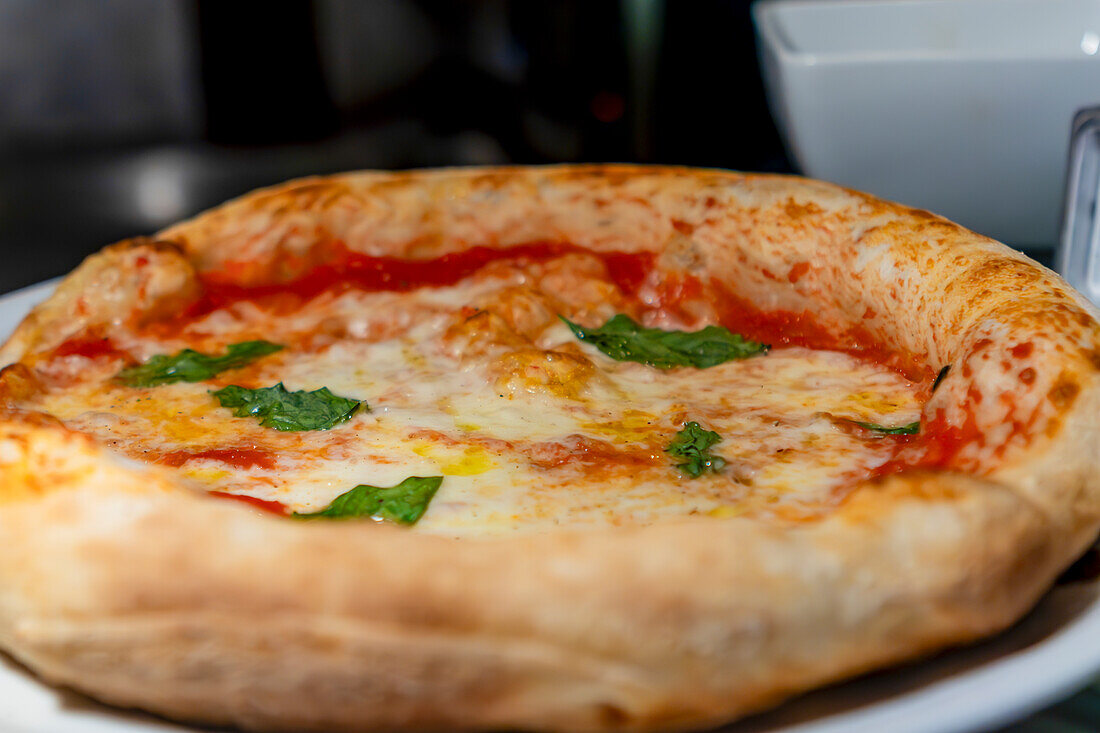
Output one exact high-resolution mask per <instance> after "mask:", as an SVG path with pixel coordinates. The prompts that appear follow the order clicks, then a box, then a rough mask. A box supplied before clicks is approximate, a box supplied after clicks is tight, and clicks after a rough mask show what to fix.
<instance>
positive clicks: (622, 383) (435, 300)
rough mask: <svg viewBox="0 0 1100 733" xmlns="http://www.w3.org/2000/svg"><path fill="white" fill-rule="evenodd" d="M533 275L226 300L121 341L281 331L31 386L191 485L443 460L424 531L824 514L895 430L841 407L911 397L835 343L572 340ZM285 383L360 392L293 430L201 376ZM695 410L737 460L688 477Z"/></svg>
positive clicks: (327, 497) (878, 458) (897, 410)
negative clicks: (229, 401)
mask: <svg viewBox="0 0 1100 733" xmlns="http://www.w3.org/2000/svg"><path fill="white" fill-rule="evenodd" d="M534 283H535V278H534V277H531V278H530V279H529V278H528V277H527V276H526V275H524V274H523V273H517V271H515V270H514V269H513V270H508V271H506V272H504V273H503V274H500V273H489V274H485V275H482V276H475V277H471V278H468V279H467V280H465V281H463V282H461V283H459V284H458V285H456V286H453V287H446V288H434V289H424V290H419V291H414V292H411V293H366V292H360V291H354V290H352V291H348V292H344V293H342V294H340V295H339V296H331V295H322V296H320V297H318V298H315V299H314V300H312V301H310V302H308V303H305V304H303V306H302V307H301V308H300V309H298V310H297V311H295V312H293V313H290V314H278V313H275V312H273V311H268V310H265V309H264V308H261V307H259V306H257V305H255V304H253V303H249V302H241V303H236V304H234V305H232V306H230V307H229V308H227V309H223V310H220V311H215V312H214V313H211V314H209V315H208V316H206V317H205V318H203V319H202V320H200V321H197V322H195V323H192V324H190V325H189V326H188V327H187V328H186V329H183V330H181V331H180V332H179V333H176V334H173V336H172V337H171V338H164V337H163V336H160V337H154V336H153V335H151V334H141V333H133V334H129V335H127V336H120V337H119V338H118V339H116V340H117V341H118V344H119V346H120V348H124V349H126V350H127V351H129V352H130V353H132V354H134V355H135V356H136V357H138V358H142V359H144V358H147V357H148V356H151V355H153V354H160V353H172V352H174V351H176V350H178V349H179V348H183V347H185V346H190V347H193V348H204V349H205V350H209V351H220V350H221V349H223V348H224V346H225V345H226V344H229V343H234V342H237V341H242V340H245V339H246V338H256V337H265V338H269V339H272V340H276V341H280V342H282V343H285V344H286V345H287V348H286V349H284V350H283V351H280V352H278V353H276V354H273V355H270V356H267V357H264V358H262V359H260V360H258V361H257V362H255V363H253V364H251V365H249V366H247V367H244V368H242V369H238V370H234V371H229V372H223V373H222V374H220V375H218V376H217V377H216V378H215V379H212V380H208V381H207V382H203V383H195V384H188V383H177V384H172V385H167V386H160V387H152V388H131V387H126V386H122V385H120V384H117V383H115V382H113V381H111V379H110V378H111V376H113V374H114V373H115V372H116V371H117V370H118V368H119V366H120V365H119V363H118V362H117V361H114V362H112V361H110V360H103V359H99V360H93V359H88V358H85V357H81V356H66V357H59V358H56V359H54V360H53V362H51V363H49V364H46V365H43V366H42V369H44V370H46V371H49V370H53V372H55V373H65V374H68V375H70V379H69V380H68V382H67V383H66V386H65V387H64V388H58V389H50V390H46V391H44V392H43V393H41V394H39V395H37V396H35V397H34V398H32V399H31V400H30V402H29V404H28V405H26V406H27V407H31V408H33V409H39V410H43V411H45V412H48V413H50V414H53V415H55V416H57V417H58V418H60V419H61V420H62V421H64V422H65V423H66V424H67V425H69V426H70V427H73V428H75V429H78V430H82V431H85V432H88V433H90V434H92V435H94V436H96V437H97V438H99V439H100V440H101V441H103V442H104V443H105V444H106V445H108V446H111V447H112V448H114V449H116V450H118V451H120V452H123V453H125V454H127V455H129V456H131V457H135V458H139V459H142V458H143V459H145V460H152V461H158V460H159V461H162V462H163V461H164V460H165V457H166V456H176V455H179V454H180V453H181V452H185V453H188V454H189V455H193V457H192V458H191V459H189V460H185V461H182V463H180V461H179V460H177V461H176V463H177V464H178V468H177V469H176V470H178V471H179V472H180V473H181V474H182V475H183V476H185V477H187V479H188V480H189V481H190V482H191V485H193V486H195V487H196V488H202V489H206V490H212V491H220V492H229V493H236V494H242V495H247V496H251V497H256V498H259V499H264V500H270V501H278V502H281V503H282V504H284V505H285V506H287V507H288V508H289V509H290V510H293V511H299V512H313V511H318V510H321V509H323V508H325V507H326V506H327V505H328V504H329V503H330V502H331V501H332V500H333V499H334V498H335V497H336V496H338V495H340V494H342V493H344V492H345V491H348V490H349V489H351V488H352V487H354V486H356V485H359V484H369V485H374V486H391V485H394V484H397V483H399V482H400V481H401V480H402V479H404V478H406V477H408V476H431V475H441V476H443V477H444V480H443V482H442V485H441V488H440V489H439V492H438V493H437V495H436V496H435V498H434V499H433V501H432V502H431V504H430V506H429V508H428V511H427V513H426V514H425V515H424V516H423V518H422V519H421V520H420V522H419V523H418V524H417V525H416V530H417V531H425V532H432V533H439V534H445V535H452V536H472V535H485V534H499V533H505V532H512V531H520V530H523V531H532V530H547V529H552V528H554V527H569V528H578V527H596V526H604V525H607V524H639V523H651V522H655V521H660V520H662V519H668V518H674V517H679V516H684V515H688V514H709V515H711V516H715V517H728V516H736V515H741V514H746V513H747V514H761V515H768V516H778V517H785V518H794V519H798V518H808V517H814V516H819V515H820V514H822V513H823V512H826V511H828V510H829V509H830V507H832V506H834V505H835V503H836V502H837V501H838V500H839V498H840V497H841V495H842V491H843V489H844V488H845V487H846V486H847V485H849V484H850V483H851V482H852V481H853V480H855V479H856V478H858V477H859V476H860V475H866V473H867V472H869V471H871V470H873V469H874V468H875V467H876V466H879V465H881V464H882V463H884V462H885V461H887V460H889V458H890V457H891V456H892V455H893V449H894V446H895V445H896V443H895V442H894V439H892V438H878V437H875V436H874V435H873V434H870V433H868V432H867V431H862V430H858V429H853V428H851V427H850V426H847V427H846V424H845V420H860V421H867V422H876V423H885V424H890V425H901V424H905V423H910V422H913V421H915V420H917V419H918V417H919V409H920V405H919V403H918V401H917V396H916V392H915V389H914V388H913V386H912V385H911V384H909V383H908V382H907V381H906V380H905V379H904V378H902V377H901V376H900V375H898V374H897V373H895V372H893V371H890V370H888V369H886V368H884V367H881V366H877V365H874V364H869V363H866V362H861V361H859V360H856V359H854V358H852V357H850V356H847V355H845V354H841V353H837V352H828V351H812V350H807V349H800V348H786V349H775V350H773V351H771V352H770V353H768V354H767V355H765V356H757V357H753V358H749V359H746V360H742V361H732V362H727V363H725V364H721V365H719V366H716V367H712V368H709V369H706V370H697V369H692V368H681V369H671V370H661V369H655V368H651V367H648V366H645V365H642V364H636V363H631V362H617V361H614V360H612V359H610V358H609V357H607V356H605V355H604V354H602V353H600V352H599V351H597V350H596V349H594V348H592V347H591V346H589V345H588V344H582V343H579V342H577V340H576V339H575V338H574V337H573V335H572V333H571V332H570V331H569V329H567V328H566V327H565V326H564V325H563V324H562V323H561V322H560V321H559V320H558V319H557V318H556V317H555V312H554V311H555V310H556V309H557V307H558V306H559V305H560V304H559V303H557V302H556V301H555V300H554V295H553V293H544V292H542V291H540V290H538V288H537V286H536V285H535V284H534ZM518 285H522V286H524V287H525V288H526V290H525V291H524V292H525V293H527V295H524V296H523V298H520V297H518V296H517V295H516V292H517V291H515V288H516V287H517V286H518ZM521 294H522V293H521ZM521 301H522V303H521V305H516V304H517V303H520V302H521ZM502 304H503V305H502ZM521 307H522V312H520V310H519V309H520V308H521ZM601 308H602V309H603V311H606V306H604V305H601V304H593V305H592V307H591V309H589V311H588V312H589V313H598V312H601ZM568 315H570V316H571V317H572V316H573V315H575V314H574V313H572V312H570V313H569V314H568ZM590 320H594V319H590ZM271 334H279V336H272V335H271ZM277 382H282V383H284V384H285V385H286V387H287V389H290V390H299V389H302V390H315V389H318V388H320V387H328V388H329V389H330V390H332V392H334V393H336V394H338V395H342V396H345V397H350V398H355V399H359V400H366V401H367V402H368V403H369V405H370V409H369V410H363V411H361V412H360V413H358V414H357V415H356V416H354V417H353V418H352V419H350V420H349V421H347V422H345V423H342V424H340V425H338V426H336V427H334V428H332V429H330V430H324V431H314V432H288V433H284V432H278V431H275V430H272V429H269V428H266V427H263V426H261V425H260V424H259V423H258V422H257V421H256V420H254V419H252V418H238V417H233V416H232V414H231V412H230V410H228V409H225V408H222V407H220V406H219V405H218V403H217V401H216V400H215V399H214V398H213V396H212V395H211V394H210V393H211V391H212V390H214V389H218V388H219V387H221V386H224V385H227V384H239V385H241V386H246V387H253V388H255V387H266V386H271V385H273V384H275V383H277ZM690 420H694V421H697V422H699V423H700V424H702V425H703V426H704V427H705V428H707V429H710V430H714V431H717V432H718V433H719V434H720V435H721V437H722V441H721V442H720V443H718V444H717V445H715V446H714V447H713V448H712V449H711V452H712V453H714V454H716V455H719V456H721V457H722V458H724V459H725V460H726V462H727V466H726V467H725V468H724V469H723V470H722V471H721V472H719V473H709V474H705V475H703V476H702V477H700V478H698V479H689V478H687V477H686V476H683V475H681V474H680V472H679V471H678V470H677V469H676V468H675V463H676V459H674V458H673V457H671V456H669V455H668V454H667V453H666V452H665V448H666V447H667V446H668V444H669V442H670V441H671V440H672V438H673V436H674V435H675V434H676V432H677V431H678V430H679V429H680V428H681V427H682V426H683V425H684V423H685V422H687V421H690ZM219 449H221V450H224V449H240V450H252V451H261V452H263V453H264V454H265V455H269V456H271V457H272V460H273V462H274V465H272V466H263V465H247V462H244V463H240V464H239V465H238V464H234V463H233V462H231V461H229V462H227V461H225V460H222V459H220V458H218V457H217V455H213V454H212V455H206V456H203V455H202V454H203V452H204V451H216V450H219Z"/></svg>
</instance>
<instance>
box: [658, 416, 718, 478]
mask: <svg viewBox="0 0 1100 733" xmlns="http://www.w3.org/2000/svg"><path fill="white" fill-rule="evenodd" d="M721 440H722V436H720V435H719V434H718V433H716V432H714V431H713V430H704V429H703V428H702V427H701V426H700V425H699V423H697V422H695V421H692V422H689V423H687V424H686V425H684V428H683V430H680V431H679V432H678V433H676V436H675V437H674V438H673V439H672V442H671V443H669V444H668V447H667V448H665V452H666V453H668V454H669V455H673V456H677V457H680V458H686V459H687V460H686V461H684V462H683V463H677V464H676V468H678V469H680V471H682V472H683V473H685V474H686V475H688V476H690V477H691V478H699V477H700V476H702V475H703V474H704V473H706V472H707V471H713V472H714V473H718V472H719V471H721V470H722V469H723V468H725V466H726V459H724V458H722V457H721V456H716V455H713V454H711V453H708V452H707V449H708V448H710V447H711V446H712V445H714V444H715V443H718V442H720V441H721Z"/></svg>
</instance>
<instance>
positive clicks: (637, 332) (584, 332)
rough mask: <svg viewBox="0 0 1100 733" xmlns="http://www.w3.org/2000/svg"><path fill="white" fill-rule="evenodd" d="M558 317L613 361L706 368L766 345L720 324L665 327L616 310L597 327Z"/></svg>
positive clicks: (743, 356)
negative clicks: (693, 328)
mask: <svg viewBox="0 0 1100 733" xmlns="http://www.w3.org/2000/svg"><path fill="white" fill-rule="evenodd" d="M561 319H562V320H563V321H565V325H567V326H569V328H570V330H571V331H573V334H574V335H575V336H576V337H577V338H578V339H580V340H581V341H586V342H588V343H590V344H592V345H593V346H595V347H596V348H597V349H599V350H600V351H602V352H603V353H605V354H607V355H608V356H610V357H611V358H612V359H615V360H616V361H636V362H638V363H640V364H648V365H649V366H653V367H657V368H658V369H672V368H674V367H680V366H692V367H695V368H697V369H706V368H707V367H712V366H716V365H718V364H722V363H724V362H727V361H731V360H733V359H746V358H748V357H750V356H756V355H757V354H763V353H764V352H766V351H767V350H768V347H767V346H766V345H764V344H762V343H759V342H756V341H748V340H746V339H744V338H742V337H741V336H740V335H738V334H736V333H731V332H730V331H728V330H727V329H725V328H723V327H722V326H707V327H706V328H703V329H702V330H699V331H665V330H662V329H660V328H644V327H643V326H641V325H639V324H638V323H637V322H635V321H634V320H633V319H632V318H630V316H626V315H623V314H622V313H620V314H619V315H617V316H614V317H613V318H611V319H610V320H609V321H607V323H605V324H604V325H603V326H601V327H599V328H585V327H583V326H578V325H577V324H576V323H573V322H572V321H570V320H568V319H567V318H565V317H564V316H561Z"/></svg>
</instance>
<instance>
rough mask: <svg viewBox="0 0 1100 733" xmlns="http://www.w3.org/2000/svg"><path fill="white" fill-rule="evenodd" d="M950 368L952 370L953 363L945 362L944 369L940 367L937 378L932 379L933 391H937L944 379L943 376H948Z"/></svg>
mask: <svg viewBox="0 0 1100 733" xmlns="http://www.w3.org/2000/svg"><path fill="white" fill-rule="evenodd" d="M950 370H951V365H950V364H944V366H943V369H940V371H939V373H938V374H937V375H936V378H935V380H933V381H932V392H933V393H935V391H936V390H937V389H939V386H940V382H942V381H943V378H944V377H946V376H947V372H949V371H950Z"/></svg>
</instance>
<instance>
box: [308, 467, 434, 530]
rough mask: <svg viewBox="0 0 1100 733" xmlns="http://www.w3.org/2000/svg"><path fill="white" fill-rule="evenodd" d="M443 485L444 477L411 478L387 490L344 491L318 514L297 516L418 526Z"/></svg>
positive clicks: (371, 488)
mask: <svg viewBox="0 0 1100 733" xmlns="http://www.w3.org/2000/svg"><path fill="white" fill-rule="evenodd" d="M441 483H443V477H442V476H409V477H408V478H407V479H405V480H404V481H402V482H401V483H399V484H398V485H397V486H390V487H388V488H386V487H381V486H368V485H366V484H360V485H359V486H356V487H355V488H354V489H351V490H350V491H345V492H344V493H343V494H340V495H339V496H338V497H336V498H335V499H333V500H332V503H331V504H329V505H328V507H326V508H325V509H322V510H321V511H319V512H311V513H306V514H299V513H297V512H295V513H294V515H293V516H295V517H298V518H303V519H304V518H310V517H317V518H320V517H324V518H327V519H355V518H360V517H369V518H371V519H375V520H388V521H390V522H395V523H397V524H416V521H417V520H418V519H420V517H422V516H423V515H424V512H425V511H427V509H428V502H430V501H431V500H432V497H433V496H435V492H436V491H438V490H439V485H440V484H441Z"/></svg>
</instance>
